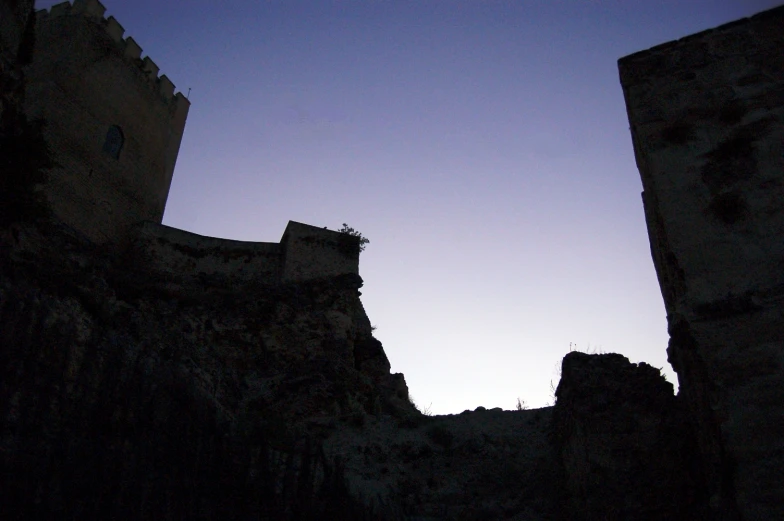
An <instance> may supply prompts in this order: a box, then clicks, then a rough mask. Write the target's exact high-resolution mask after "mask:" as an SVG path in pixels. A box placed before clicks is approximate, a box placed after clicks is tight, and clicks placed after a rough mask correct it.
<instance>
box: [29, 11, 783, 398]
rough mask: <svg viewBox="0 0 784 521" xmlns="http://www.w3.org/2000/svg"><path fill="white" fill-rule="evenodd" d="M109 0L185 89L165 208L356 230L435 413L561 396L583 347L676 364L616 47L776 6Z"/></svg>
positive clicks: (411, 375) (408, 370) (189, 226)
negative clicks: (569, 359) (185, 107)
mask: <svg viewBox="0 0 784 521" xmlns="http://www.w3.org/2000/svg"><path fill="white" fill-rule="evenodd" d="M102 1H103V4H104V5H105V6H106V8H107V12H106V16H109V15H113V16H114V17H115V18H117V20H118V21H119V22H120V24H121V25H123V27H124V28H125V30H126V36H133V38H134V39H135V40H136V41H137V42H138V43H139V45H141V47H142V48H143V49H144V52H143V55H148V54H149V56H150V57H151V58H152V60H153V61H155V62H156V64H157V65H158V66H159V67H160V69H161V73H162V74H166V75H167V76H168V77H169V78H170V79H171V80H172V81H173V82H174V84H175V85H176V86H177V88H178V90H181V91H182V92H184V93H188V90H189V89H191V92H190V100H191V102H192V106H191V109H190V114H189V117H188V123H187V125H186V129H185V136H184V139H183V143H182V148H181V149H180V155H179V159H178V161H177V168H176V170H175V173H174V181H173V184H172V188H171V192H170V196H169V201H168V205H167V207H166V215H165V217H164V224H167V225H169V226H174V227H177V228H182V229H184V230H188V231H192V232H195V233H199V234H202V235H209V236H214V237H225V238H231V239H239V240H247V241H270V242H272V241H278V240H279V239H280V236H281V234H282V233H283V230H284V228H285V226H286V223H287V222H288V220H289V219H291V220H295V221H300V222H304V223H307V224H312V225H315V226H328V227H329V228H331V229H338V228H340V227H341V225H342V223H348V225H349V226H352V227H354V228H355V229H357V230H359V231H360V232H362V234H363V235H364V236H366V237H368V238H369V239H370V244H369V245H368V247H367V249H366V250H365V252H364V253H363V254H362V255H361V258H360V274H361V275H362V277H363V279H364V280H365V286H364V288H362V292H363V296H362V301H363V303H364V305H365V309H366V310H367V313H368V315H369V317H370V320H371V323H373V324H374V325H376V326H377V327H378V329H377V330H376V333H375V334H376V337H377V338H378V339H379V340H381V341H382V342H383V344H384V349H385V351H386V353H387V356H388V357H389V360H390V362H391V363H392V370H393V371H394V372H402V373H404V374H405V376H406V381H407V382H408V386H409V389H410V391H411V395H412V396H413V398H414V399H415V400H416V402H417V404H418V405H420V407H421V408H427V407H429V408H430V410H431V411H432V412H433V413H436V414H447V413H459V412H461V411H463V410H465V409H474V408H476V407H477V406H480V405H482V406H484V407H487V408H492V407H502V408H504V409H511V408H513V407H514V405H515V403H516V400H517V398H518V397H519V398H521V399H522V400H525V401H526V402H527V404H528V405H529V406H531V407H540V406H544V405H545V404H547V403H549V402H551V400H552V396H551V382H552V385H553V386H555V385H557V383H558V367H559V366H560V360H561V358H562V357H563V356H564V355H565V354H566V353H567V352H568V351H569V350H570V348H569V346H570V344H576V345H577V347H578V348H579V349H580V350H586V349H590V350H591V351H593V350H594V349H598V350H600V351H602V352H618V353H622V354H624V355H625V356H627V357H629V358H630V359H631V360H632V361H633V362H640V361H646V362H648V363H650V364H652V365H654V366H656V367H660V368H663V369H664V372H665V374H666V375H667V378H668V380H670V381H671V382H673V383H676V382H677V378H676V376H675V374H674V373H673V371H672V369H671V368H670V366H669V364H668V363H667V357H666V353H665V349H666V346H667V338H668V337H667V331H666V320H665V312H664V306H663V303H662V298H661V293H660V291H659V287H658V283H657V281H656V275H655V272H654V268H653V263H652V261H651V257H650V250H649V245H648V238H647V232H646V228H645V222H644V216H643V209H642V202H641V199H640V192H641V190H642V185H641V183H640V180H639V174H638V171H637V168H636V166H635V163H634V157H633V151H632V145H631V137H630V134H629V130H628V122H627V118H626V112H625V106H624V101H623V94H622V92H621V87H620V84H619V81H618V72H617V65H616V61H617V60H618V58H620V57H622V56H625V55H627V54H631V53H634V52H636V51H640V50H643V49H647V48H649V47H652V46H654V45H657V44H659V43H663V42H666V41H669V40H673V39H677V38H680V37H682V36H686V35H688V34H691V33H694V32H698V31H701V30H704V29H708V28H710V27H714V26H716V25H720V24H722V23H725V22H729V21H731V20H734V19H737V18H741V17H743V16H748V15H751V14H754V13H756V12H758V11H761V10H764V9H768V8H771V7H774V6H776V5H779V4H780V3H781V0H711V1H708V0H677V1H676V0H646V1H641V0H601V1H600V0H591V1H589V0H585V1H577V0H572V1H566V0H548V1H545V0H517V1H512V0H472V1H471V0H440V1H436V0H416V1H402V0H364V1H360V0H342V1H338V0H335V1H330V0H310V1H304V0H303V1H297V0H292V1H283V0H275V1H273V0H220V1H218V0H212V1H208V0H166V1H161V0H133V1H128V0H102ZM55 3H58V2H55V1H49V0H47V1H40V0H39V1H38V2H37V3H36V6H37V7H38V8H48V7H49V6H51V5H53V4H55Z"/></svg>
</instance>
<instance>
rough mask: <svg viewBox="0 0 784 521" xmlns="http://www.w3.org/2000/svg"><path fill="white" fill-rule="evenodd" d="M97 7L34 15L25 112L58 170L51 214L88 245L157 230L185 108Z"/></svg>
mask: <svg viewBox="0 0 784 521" xmlns="http://www.w3.org/2000/svg"><path fill="white" fill-rule="evenodd" d="M104 12H105V8H104V7H103V5H102V4H101V3H100V2H99V1H98V0H75V1H74V3H73V5H71V4H70V3H68V2H63V3H61V4H57V5H55V6H53V7H52V8H51V9H50V10H49V11H38V12H37V13H36V20H35V27H36V29H35V40H36V41H35V48H34V52H33V59H32V63H31V64H30V65H29V66H28V67H27V68H26V71H25V75H26V83H27V85H26V89H27V96H26V104H25V110H26V112H27V114H28V117H29V118H30V119H37V118H41V119H43V120H44V121H45V122H46V126H45V127H44V137H45V139H46V141H47V142H48V144H49V146H50V149H51V150H52V151H53V155H54V157H53V159H54V160H55V161H56V163H57V164H58V165H59V166H58V167H57V168H54V169H52V171H51V172H50V182H49V184H48V186H47V190H46V191H47V195H48V197H49V200H50V204H51V205H52V208H53V210H54V212H55V214H56V215H57V216H58V217H59V218H60V219H62V220H63V221H65V222H66V223H67V224H69V225H70V226H72V227H73V228H75V229H77V230H79V231H80V232H82V233H84V234H85V235H86V236H87V237H89V238H90V239H91V240H92V241H93V242H98V243H101V242H111V241H115V240H116V239H117V238H118V237H120V236H122V234H123V233H124V231H125V230H126V229H127V227H128V226H129V225H132V224H135V223H138V222H140V221H152V222H157V223H160V222H161V220H162V219H163V211H164V208H165V206H166V199H167V197H168V193H169V187H170V185H171V181H172V175H173V173H174V164H175V162H176V160H177V153H178V151H179V148H180V142H181V140H182V135H183V131H184V129H185V119H186V117H187V115H188V110H189V108H190V102H189V101H188V100H187V99H186V98H185V96H184V95H183V94H182V93H177V94H175V93H174V85H173V84H172V82H171V81H170V80H169V79H168V78H167V77H166V76H165V75H161V76H160V77H159V76H158V66H157V65H156V64H155V63H154V62H153V61H152V60H151V59H150V57H149V56H147V57H145V58H144V59H142V58H141V53H142V49H141V47H139V45H138V44H137V43H136V42H135V41H134V40H133V38H131V37H127V38H123V33H124V29H123V28H122V26H121V25H120V24H119V23H118V22H117V20H115V19H114V17H109V18H108V19H106V18H104Z"/></svg>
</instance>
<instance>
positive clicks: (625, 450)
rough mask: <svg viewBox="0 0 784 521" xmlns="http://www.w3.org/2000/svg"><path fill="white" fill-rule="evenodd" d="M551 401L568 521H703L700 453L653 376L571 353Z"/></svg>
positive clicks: (604, 358) (612, 359) (604, 357)
mask: <svg viewBox="0 0 784 521" xmlns="http://www.w3.org/2000/svg"><path fill="white" fill-rule="evenodd" d="M555 395H556V398H557V402H556V406H555V411H554V414H553V434H554V444H555V446H556V451H557V453H558V455H559V456H560V459H561V462H562V465H563V469H564V470H563V472H564V477H565V483H564V485H565V486H564V489H565V499H566V504H567V509H568V516H567V518H568V519H570V520H574V521H578V520H586V521H590V520H594V519H656V520H660V521H663V520H681V519H693V520H696V519H705V511H706V510H707V498H706V497H705V490H704V484H703V483H702V481H701V476H700V472H699V470H698V467H699V466H700V464H701V461H700V457H699V453H698V452H697V451H696V450H695V446H694V438H693V436H692V434H691V432H690V429H689V427H688V424H687V422H686V414H684V411H683V410H682V407H681V406H680V405H679V403H678V400H677V399H676V396H675V394H674V392H673V388H672V384H671V383H669V382H667V381H666V380H665V379H664V377H663V376H662V375H661V373H660V371H659V370H658V369H656V368H654V367H651V366H650V365H648V364H646V363H640V364H633V363H630V362H629V360H628V359H627V358H626V357H624V356H622V355H619V354H601V355H589V354H586V353H580V352H572V353H569V354H567V355H566V356H565V357H564V359H563V362H562V365H561V380H560V382H559V383H558V388H557V389H556V392H555Z"/></svg>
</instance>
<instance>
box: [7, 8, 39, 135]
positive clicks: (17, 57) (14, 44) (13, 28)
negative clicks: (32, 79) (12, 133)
mask: <svg viewBox="0 0 784 521" xmlns="http://www.w3.org/2000/svg"><path fill="white" fill-rule="evenodd" d="M32 10H33V0H2V1H0V132H3V133H5V128H6V127H8V126H11V125H15V124H16V121H15V120H16V118H17V112H18V109H19V108H20V107H19V105H20V104H21V100H22V91H23V84H22V71H21V68H20V65H21V63H20V62H24V60H25V59H27V58H28V56H21V54H24V53H20V49H23V43H25V44H27V45H28V46H29V44H30V43H31V42H30V41H29V37H30V35H29V34H26V33H28V32H29V29H30V26H29V24H30V22H31V21H32V20H33V17H32V16H31V13H32Z"/></svg>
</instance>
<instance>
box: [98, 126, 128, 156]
mask: <svg viewBox="0 0 784 521" xmlns="http://www.w3.org/2000/svg"><path fill="white" fill-rule="evenodd" d="M123 143H125V137H123V133H122V130H121V129H120V127H118V126H117V125H112V126H111V127H109V130H108V131H107V132H106V141H104V143H103V151H104V152H105V153H107V154H109V155H110V156H112V157H113V158H115V159H120V151H121V150H122V147H123Z"/></svg>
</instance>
